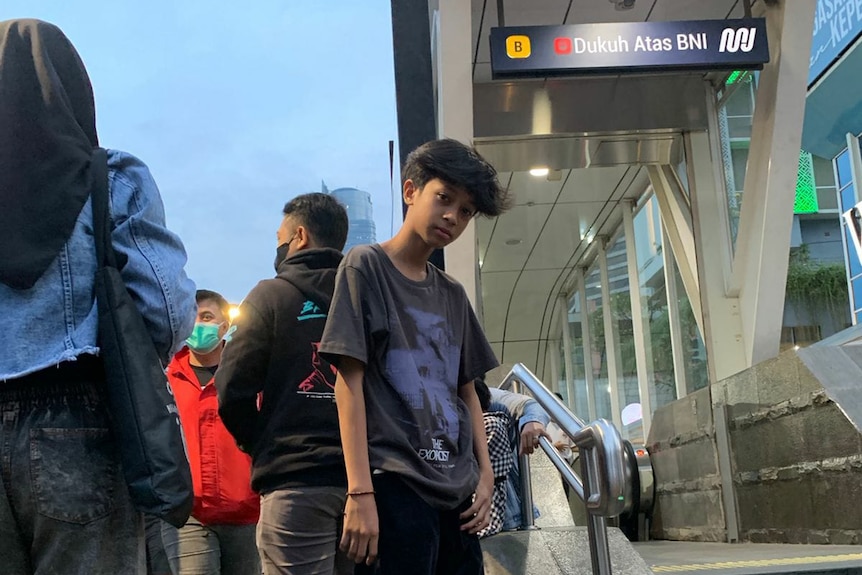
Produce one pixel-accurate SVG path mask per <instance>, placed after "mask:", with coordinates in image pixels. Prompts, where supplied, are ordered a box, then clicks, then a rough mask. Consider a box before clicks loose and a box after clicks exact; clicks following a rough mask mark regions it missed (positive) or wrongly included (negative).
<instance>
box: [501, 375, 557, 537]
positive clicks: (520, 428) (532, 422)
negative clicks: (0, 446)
mask: <svg viewBox="0 0 862 575" xmlns="http://www.w3.org/2000/svg"><path fill="white" fill-rule="evenodd" d="M490 391H491V406H490V408H489V409H490V410H491V411H504V412H506V413H509V414H510V415H511V416H512V418H513V419H514V420H515V421H516V422H517V429H516V430H513V431H515V432H516V433H517V435H515V436H514V437H512V445H513V446H514V447H515V448H516V453H515V465H513V466H512V468H511V470H510V471H509V476H508V477H507V479H506V514H505V515H504V517H503V530H504V531H511V530H513V529H520V528H521V527H522V526H523V516H522V513H521V472H520V470H519V468H518V457H517V456H518V455H524V454H527V455H530V454H532V453H533V451H535V450H536V449H538V447H539V438H540V437H542V436H544V437H549V435H548V433H547V431H545V427H546V426H547V425H548V422H549V421H550V417H548V414H547V413H546V412H545V410H544V409H542V406H541V405H539V404H538V403H537V402H536V400H535V399H533V398H531V397H528V396H526V395H521V394H519V393H513V392H511V391H505V390H503V389H499V388H497V387H492V388H490ZM538 516H539V510H538V509H537V508H536V506H535V505H534V506H533V518H534V519H535V518H537V517H538Z"/></svg>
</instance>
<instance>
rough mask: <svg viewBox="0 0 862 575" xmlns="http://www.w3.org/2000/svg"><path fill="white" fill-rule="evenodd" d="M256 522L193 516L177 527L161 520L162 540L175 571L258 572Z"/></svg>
mask: <svg viewBox="0 0 862 575" xmlns="http://www.w3.org/2000/svg"><path fill="white" fill-rule="evenodd" d="M254 530H255V524H254V523H251V524H249V525H202V524H201V522H200V521H198V520H197V519H195V518H194V517H190V518H189V520H188V523H186V524H185V525H184V526H182V527H181V528H179V529H177V528H175V527H174V526H172V525H171V524H169V523H167V522H164V521H163V522H162V542H163V543H164V545H165V553H167V555H168V561H169V562H170V564H171V571H173V572H174V575H260V558H259V557H258V554H257V547H256V546H255V542H254Z"/></svg>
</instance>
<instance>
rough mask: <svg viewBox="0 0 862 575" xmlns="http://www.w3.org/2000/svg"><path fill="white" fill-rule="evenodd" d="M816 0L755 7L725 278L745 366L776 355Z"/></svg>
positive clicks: (799, 0) (796, 0) (797, 0)
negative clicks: (757, 16)
mask: <svg viewBox="0 0 862 575" xmlns="http://www.w3.org/2000/svg"><path fill="white" fill-rule="evenodd" d="M815 4H816V2H815V0H794V1H793V2H789V1H785V2H779V3H774V4H771V5H768V6H764V7H763V8H762V9H763V10H765V16H766V26H767V32H768V36H769V44H770V55H771V59H770V61H769V63H768V64H766V65H765V66H764V67H763V71H761V72H760V76H759V79H758V87H757V96H756V99H755V106H754V119H753V122H752V129H751V133H752V137H751V148H750V150H749V155H748V166H747V168H746V175H745V191H744V193H743V200H742V211H741V212H740V219H739V233H738V235H737V241H736V250H735V257H734V263H733V278H732V283H731V290H732V292H733V291H736V290H737V289H738V291H739V303H740V317H741V319H742V327H743V342H744V347H745V356H746V363H747V366H751V365H754V364H756V363H759V362H761V361H764V360H766V359H769V358H771V357H774V356H776V355H777V354H778V348H779V343H780V340H781V326H782V320H783V316H784V292H785V284H786V282H787V265H788V261H787V254H788V252H789V251H790V232H791V228H792V225H793V203H794V198H795V190H796V178H797V166H798V165H799V146H800V143H801V140H802V119H803V113H804V109H805V95H806V89H807V84H808V60H809V58H810V55H811V54H810V50H811V36H812V32H811V31H812V29H813V26H814V8H815ZM747 366H746V367H747Z"/></svg>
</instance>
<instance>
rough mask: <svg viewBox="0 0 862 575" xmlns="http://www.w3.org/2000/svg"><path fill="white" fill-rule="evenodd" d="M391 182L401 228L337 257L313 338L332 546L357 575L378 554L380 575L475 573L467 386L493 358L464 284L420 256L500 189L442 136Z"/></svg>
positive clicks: (476, 506) (478, 431)
mask: <svg viewBox="0 0 862 575" xmlns="http://www.w3.org/2000/svg"><path fill="white" fill-rule="evenodd" d="M404 175H405V181H404V188H403V200H404V203H405V204H406V205H407V213H406V215H405V217H404V223H403V225H402V226H401V229H400V230H399V231H398V233H397V234H396V235H395V237H393V238H392V239H391V240H388V241H385V242H383V243H382V244H379V245H371V246H359V247H356V248H354V249H353V250H351V251H350V253H349V254H348V255H347V256H346V257H345V259H344V261H343V262H342V264H341V266H340V267H339V271H338V276H337V278H336V282H335V284H336V285H335V294H334V296H333V300H332V306H331V308H330V310H331V311H330V315H329V319H328V320H327V323H326V329H325V331H324V334H323V339H322V341H321V344H320V352H321V354H322V355H324V357H326V358H327V359H329V360H330V361H331V362H332V363H333V364H334V365H335V366H336V367H337V368H338V378H337V380H336V385H335V400H336V403H337V405H338V418H339V422H340V425H341V442H342V446H343V449H344V461H345V465H346V469H347V488H348V490H347V503H346V505H345V519H344V530H343V535H342V538H341V548H342V549H343V550H344V551H346V552H347V554H348V557H350V558H351V559H353V560H354V561H356V562H357V563H364V565H365V567H362V566H358V567H357V573H362V572H372V570H371V569H372V568H371V566H372V565H373V564H374V562H375V559H376V557H377V555H378V551H379V555H380V562H379V569H380V571H379V573H380V574H382V575H390V574H397V575H403V574H404V573H410V574H411V575H413V574H416V575H423V574H428V575H431V574H437V573H439V574H446V575H461V574H463V575H467V574H470V575H472V574H476V575H478V574H480V573H482V572H483V566H482V552H481V549H480V547H479V540H478V537H477V536H476V533H477V532H478V531H479V530H480V529H482V528H483V527H484V526H485V525H487V523H488V519H489V513H490V506H491V492H492V490H493V487H494V476H493V472H492V470H491V464H490V461H489V459H488V445H487V442H486V439H485V430H484V423H483V417H482V408H481V407H480V405H479V400H478V398H477V397H476V391H475V388H474V386H473V384H472V381H473V378H475V377H477V376H479V375H481V374H484V373H485V372H486V371H488V370H489V369H492V368H493V367H496V365H497V360H496V359H495V357H494V354H493V352H492V351H491V348H490V346H489V345H488V341H487V340H486V339H485V336H484V334H483V333H482V329H481V327H480V326H479V322H478V321H477V319H476V316H475V314H474V313H473V310H472V309H471V308H470V303H469V301H468V299H467V295H466V293H465V291H464V288H463V287H462V286H461V285H460V284H458V282H456V281H455V280H454V279H452V278H451V277H449V276H448V275H446V274H445V273H443V272H442V271H440V270H439V269H437V268H435V267H434V266H433V265H431V264H430V263H428V258H429V256H430V255H431V254H432V253H433V252H434V250H436V249H440V248H443V247H445V246H447V245H449V244H450V243H452V242H453V241H455V240H456V239H457V238H458V236H460V235H461V232H463V231H464V228H466V227H467V224H468V223H469V221H470V220H471V219H472V218H473V216H474V215H475V214H477V213H481V214H483V215H487V216H496V215H499V214H500V213H502V212H503V211H504V210H505V208H506V205H507V194H506V191H505V190H504V189H502V188H501V187H500V184H499V182H498V181H497V174H496V171H495V170H494V168H493V167H492V166H491V165H490V164H488V162H486V161H485V160H484V159H483V158H482V157H481V156H479V154H478V153H477V152H476V151H475V150H474V149H473V148H470V147H468V146H465V145H464V144H461V143H459V142H457V141H455V140H436V141H432V142H429V143H427V144H424V145H422V146H420V147H419V148H418V149H416V150H414V151H413V152H412V153H411V154H410V156H409V157H408V159H407V162H406V165H405V172H404ZM378 544H379V547H378Z"/></svg>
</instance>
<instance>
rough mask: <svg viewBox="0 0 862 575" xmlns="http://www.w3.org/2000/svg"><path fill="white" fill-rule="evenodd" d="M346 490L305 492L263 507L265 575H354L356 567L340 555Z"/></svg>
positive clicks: (284, 494)
mask: <svg viewBox="0 0 862 575" xmlns="http://www.w3.org/2000/svg"><path fill="white" fill-rule="evenodd" d="M345 491H346V490H345V488H344V487H299V488H294V489H279V490H277V491H273V492H271V493H267V494H266V495H264V496H263V497H262V498H261V501H260V521H258V524H257V545H258V549H259V550H260V560H261V563H262V564H263V573H264V575H332V574H333V573H335V574H336V575H350V574H351V573H353V562H352V561H350V559H348V558H347V555H346V554H344V553H342V552H341V551H339V550H338V543H339V540H340V538H341V525H342V519H343V512H344V498H345Z"/></svg>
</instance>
